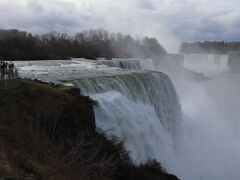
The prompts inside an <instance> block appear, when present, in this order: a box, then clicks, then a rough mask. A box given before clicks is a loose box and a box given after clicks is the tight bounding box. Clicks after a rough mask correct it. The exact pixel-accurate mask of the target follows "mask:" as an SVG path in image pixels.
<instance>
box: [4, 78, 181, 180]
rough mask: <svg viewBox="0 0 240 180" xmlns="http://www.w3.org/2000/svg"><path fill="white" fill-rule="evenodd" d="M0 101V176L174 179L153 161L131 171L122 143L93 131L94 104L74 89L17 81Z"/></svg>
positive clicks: (117, 179) (15, 177)
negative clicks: (17, 84) (19, 82)
mask: <svg viewBox="0 0 240 180" xmlns="http://www.w3.org/2000/svg"><path fill="white" fill-rule="evenodd" d="M0 99H1V101H0V147H1V148H0V177H4V178H12V179H24V178H25V177H28V178H29V177H30V178H31V179H78V180H79V179H84V180H88V179H94V180H96V179H103V180H105V179H106V180H110V179H116V180H122V179H125V180H126V179H131V180H132V179H138V180H141V179H142V180H148V179H149V180H150V179H151V180H154V179H159V180H161V179H162V180H177V178H176V177H175V176H173V175H168V174H167V173H165V172H164V170H163V169H162V168H161V166H160V165H159V164H158V163H156V162H154V161H153V162H149V163H148V164H147V165H142V166H140V167H135V166H134V165H132V163H131V160H130V158H129V156H128V153H127V152H125V151H124V150H123V148H122V146H121V142H118V140H116V141H115V142H111V141H109V140H107V139H106V138H105V136H104V134H99V133H97V132H96V131H95V119H94V111H93V106H94V105H97V103H96V102H94V101H92V100H91V99H90V98H89V97H86V96H81V95H80V92H79V90H78V89H77V88H74V87H63V86H55V85H49V84H44V83H41V82H38V81H30V80H21V85H20V86H19V87H18V88H16V89H8V90H0Z"/></svg>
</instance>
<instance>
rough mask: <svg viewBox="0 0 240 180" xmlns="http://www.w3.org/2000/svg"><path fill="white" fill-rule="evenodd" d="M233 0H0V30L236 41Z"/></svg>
mask: <svg viewBox="0 0 240 180" xmlns="http://www.w3.org/2000/svg"><path fill="white" fill-rule="evenodd" d="M237 7H238V2H237V0H229V1H228V2H225V1H224V0H212V1H211V2H209V1H207V0H201V1H199V0H198V1H197V0H121V1H113V0H101V1H100V0H41V1H40V0H18V1H13V0H0V16H1V18H0V28H4V29H7V28H19V29H22V30H27V31H30V32H33V33H43V32H48V31H52V30H55V31H60V32H67V33H75V32H78V31H80V30H82V29H88V28H105V29H107V30H109V31H114V32H118V31H120V32H123V33H130V34H132V35H136V36H143V35H148V36H156V37H157V38H158V39H159V41H160V42H161V43H162V44H163V45H164V46H165V47H166V48H167V49H168V50H169V49H170V50H176V49H177V45H178V42H180V41H181V40H183V41H194V40H239V35H238V29H239V26H240V20H239V19H240V18H239V17H240V13H239V9H238V8H237Z"/></svg>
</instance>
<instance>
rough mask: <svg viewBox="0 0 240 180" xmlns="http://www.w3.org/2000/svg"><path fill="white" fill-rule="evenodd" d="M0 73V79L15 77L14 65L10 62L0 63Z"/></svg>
mask: <svg viewBox="0 0 240 180" xmlns="http://www.w3.org/2000/svg"><path fill="white" fill-rule="evenodd" d="M0 72H1V79H3V78H4V77H5V75H7V76H8V78H11V77H14V76H17V72H16V71H15V72H14V63H13V62H12V61H11V62H10V63H8V62H6V61H0Z"/></svg>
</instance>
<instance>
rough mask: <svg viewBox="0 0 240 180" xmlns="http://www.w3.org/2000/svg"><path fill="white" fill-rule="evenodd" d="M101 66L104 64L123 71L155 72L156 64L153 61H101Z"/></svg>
mask: <svg viewBox="0 0 240 180" xmlns="http://www.w3.org/2000/svg"><path fill="white" fill-rule="evenodd" d="M98 63H99V64H104V65H107V66H109V67H115V68H122V69H144V70H153V69H154V63H153V60H152V59H114V60H100V61H98Z"/></svg>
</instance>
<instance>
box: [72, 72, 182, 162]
mask: <svg viewBox="0 0 240 180" xmlns="http://www.w3.org/2000/svg"><path fill="white" fill-rule="evenodd" d="M74 84H75V85H76V86H77V87H79V88H80V90H81V93H82V94H84V95H88V96H90V97H91V98H92V99H94V100H96V101H97V102H98V103H99V104H98V106H96V107H95V119H96V125H97V129H98V131H100V132H106V134H107V135H108V137H109V138H111V136H115V137H117V138H119V140H121V141H123V143H124V146H125V148H126V149H127V150H128V151H129V153H130V155H131V157H132V159H133V161H134V162H135V163H136V164H139V163H144V162H146V161H147V160H150V159H156V160H159V161H160V162H161V163H162V164H163V165H165V167H166V166H168V164H167V161H169V159H170V154H173V151H174V144H175V143H174V141H175V139H176V137H177V134H178V131H179V129H180V127H179V126H180V124H181V119H182V113H181V107H180V104H179V102H178V97H177V95H176V91H175V88H174V86H173V83H172V81H171V79H170V78H169V77H168V76H167V75H166V74H164V73H157V72H144V73H143V72H142V73H132V74H128V75H116V76H110V77H95V78H87V79H81V80H77V81H75V83H74Z"/></svg>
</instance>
